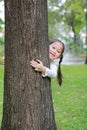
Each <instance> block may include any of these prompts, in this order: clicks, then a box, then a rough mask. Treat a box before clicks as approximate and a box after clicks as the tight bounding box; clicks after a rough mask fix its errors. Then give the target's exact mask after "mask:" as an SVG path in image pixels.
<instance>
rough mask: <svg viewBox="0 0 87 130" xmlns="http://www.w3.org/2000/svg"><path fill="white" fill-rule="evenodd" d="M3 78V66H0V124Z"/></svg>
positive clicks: (0, 118) (0, 117)
mask: <svg viewBox="0 0 87 130" xmlns="http://www.w3.org/2000/svg"><path fill="white" fill-rule="evenodd" d="M3 78H4V67H3V65H0V122H1V120H2V106H3V81H4V80H3ZM0 124H1V123H0Z"/></svg>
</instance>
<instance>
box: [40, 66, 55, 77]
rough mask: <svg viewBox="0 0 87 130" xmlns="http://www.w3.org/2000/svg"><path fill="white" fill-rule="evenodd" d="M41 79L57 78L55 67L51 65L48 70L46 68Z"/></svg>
mask: <svg viewBox="0 0 87 130" xmlns="http://www.w3.org/2000/svg"><path fill="white" fill-rule="evenodd" d="M42 76H43V77H50V78H55V77H56V76H57V66H56V65H54V64H51V66H50V68H47V67H46V72H45V73H42Z"/></svg>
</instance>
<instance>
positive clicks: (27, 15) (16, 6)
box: [1, 0, 56, 130]
mask: <svg viewBox="0 0 87 130" xmlns="http://www.w3.org/2000/svg"><path fill="white" fill-rule="evenodd" d="M5 19H6V24H5V42H6V46H5V58H6V59H5V80H4V81H5V84H4V103H3V119H2V126H1V130H56V124H55V119H54V111H53V103H52V95H51V87H50V79H49V78H42V76H41V73H37V72H35V71H34V70H33V69H32V67H31V66H30V60H32V58H34V59H37V58H38V59H40V60H41V61H42V62H43V63H44V64H45V65H47V66H49V60H48V57H49V56H48V27H47V1H46V0H5Z"/></svg>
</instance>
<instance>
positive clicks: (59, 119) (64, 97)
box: [0, 65, 87, 130]
mask: <svg viewBox="0 0 87 130" xmlns="http://www.w3.org/2000/svg"><path fill="white" fill-rule="evenodd" d="M3 72H4V67H3V66H0V122H1V118H2V101H3V100H2V99H3ZM62 72H63V77H64V78H63V84H62V87H59V86H58V84H57V81H56V79H52V94H53V102H54V110H55V119H56V123H57V125H58V127H59V129H58V130H87V66H86V65H72V66H71V65H70V66H62Z"/></svg>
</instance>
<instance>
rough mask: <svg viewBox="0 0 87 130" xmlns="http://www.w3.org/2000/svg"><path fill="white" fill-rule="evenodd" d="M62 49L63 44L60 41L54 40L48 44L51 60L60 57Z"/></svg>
mask: <svg viewBox="0 0 87 130" xmlns="http://www.w3.org/2000/svg"><path fill="white" fill-rule="evenodd" d="M62 51H63V45H62V43H61V42H58V41H57V42H54V43H52V44H50V45H49V58H50V61H51V62H52V61H53V60H55V59H58V58H60V56H61V54H62Z"/></svg>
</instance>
